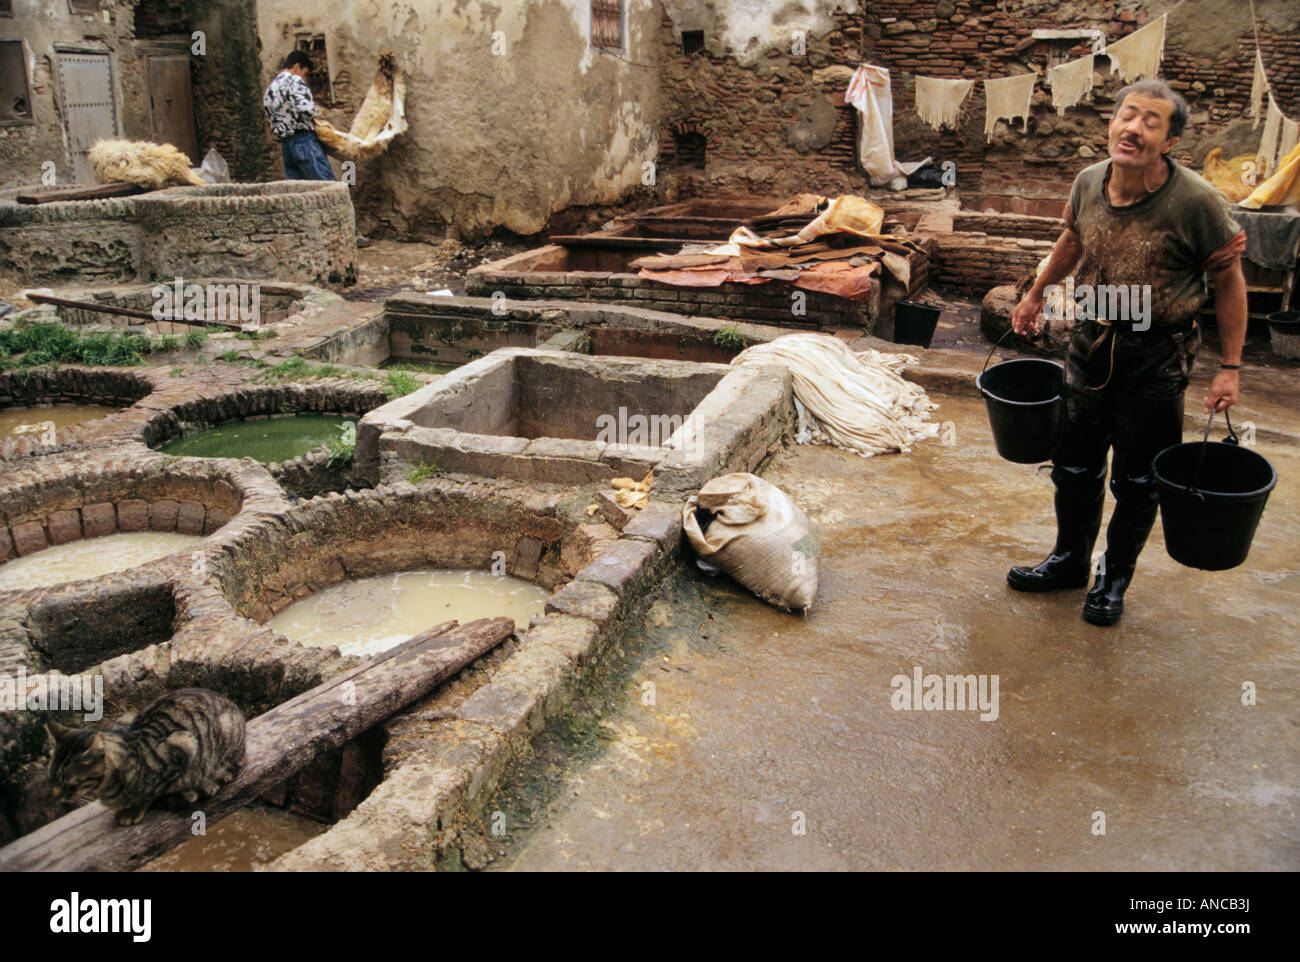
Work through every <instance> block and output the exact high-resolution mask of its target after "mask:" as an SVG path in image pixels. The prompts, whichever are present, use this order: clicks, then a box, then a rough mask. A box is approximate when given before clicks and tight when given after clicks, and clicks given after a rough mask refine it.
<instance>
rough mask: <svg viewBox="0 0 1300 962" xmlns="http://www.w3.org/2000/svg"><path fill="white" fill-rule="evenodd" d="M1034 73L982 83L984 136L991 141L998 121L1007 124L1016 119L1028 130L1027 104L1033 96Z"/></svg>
mask: <svg viewBox="0 0 1300 962" xmlns="http://www.w3.org/2000/svg"><path fill="white" fill-rule="evenodd" d="M1037 79H1038V74H1036V73H1022V74H1019V75H1017V76H1015V77H998V78H997V79H995V80H985V81H984V102H985V107H984V109H985V114H984V136H985V137H987V138H988V139H989V140H990V141H991V140H992V139H993V128H994V127H996V126H997V122H998V121H999V120H1006V121H1008V122H1011V121H1014V120H1015V119H1016V118H1020V120H1021V121H1022V122H1023V124H1024V129H1025V130H1026V131H1028V130H1029V102H1030V100H1032V99H1033V96H1034V81H1036V80H1037Z"/></svg>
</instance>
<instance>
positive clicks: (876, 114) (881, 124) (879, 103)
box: [844, 63, 908, 187]
mask: <svg viewBox="0 0 1300 962" xmlns="http://www.w3.org/2000/svg"><path fill="white" fill-rule="evenodd" d="M844 100H845V102H847V103H850V104H852V105H853V106H854V107H856V108H857V109H858V112H859V113H860V114H862V129H861V131H860V133H859V136H858V163H860V164H861V165H862V169H863V170H865V171H866V172H867V177H868V178H869V179H870V181H871V185H872V186H873V187H881V186H884V185H885V184H888V183H889V182H890V181H891V180H893V179H894V178H896V177H906V176H907V173H908V172H907V171H905V170H903V168H902V167H900V166H899V165H898V164H897V163H896V162H895V161H894V95H893V93H892V92H891V91H890V88H889V71H888V70H886V69H885V68H884V67H876V66H873V65H871V64H865V63H864V64H862V65H861V66H860V67H858V69H857V70H856V71H854V73H853V77H852V79H850V80H849V89H848V90H846V91H845V92H844Z"/></svg>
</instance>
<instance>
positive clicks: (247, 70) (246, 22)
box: [185, 0, 284, 182]
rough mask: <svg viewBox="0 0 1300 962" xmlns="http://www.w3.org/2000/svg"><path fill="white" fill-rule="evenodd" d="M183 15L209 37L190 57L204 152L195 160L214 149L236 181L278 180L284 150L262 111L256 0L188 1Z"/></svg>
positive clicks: (197, 130) (196, 123) (198, 132)
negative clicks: (199, 52) (199, 54)
mask: <svg viewBox="0 0 1300 962" xmlns="http://www.w3.org/2000/svg"><path fill="white" fill-rule="evenodd" d="M185 14H186V22H187V29H188V30H189V31H191V32H192V31H195V30H201V31H202V32H203V34H204V36H205V37H206V40H207V52H206V53H205V54H204V55H203V56H202V57H192V58H191V60H190V79H191V83H192V85H193V93H194V127H195V134H196V136H197V138H198V142H199V153H200V156H199V157H195V158H194V163H195V164H198V163H199V162H200V161H201V159H202V155H203V154H205V153H207V151H208V149H209V148H210V147H215V148H216V150H217V152H218V153H220V154H221V156H222V157H223V158H225V161H226V163H227V164H228V165H229V166H230V177H231V179H232V180H234V181H236V182H249V181H258V180H279V179H280V178H281V177H283V176H284V167H283V165H282V164H281V161H280V150H279V147H278V146H277V145H276V144H275V142H274V141H273V140H272V139H271V130H270V128H269V127H268V126H267V123H266V117H265V115H264V113H263V111H262V93H263V91H264V90H265V88H266V84H265V83H263V82H262V60H261V41H260V40H259V38H258V36H257V3H256V0H186V3H185ZM281 56H283V54H282V55H281ZM268 82H269V81H268Z"/></svg>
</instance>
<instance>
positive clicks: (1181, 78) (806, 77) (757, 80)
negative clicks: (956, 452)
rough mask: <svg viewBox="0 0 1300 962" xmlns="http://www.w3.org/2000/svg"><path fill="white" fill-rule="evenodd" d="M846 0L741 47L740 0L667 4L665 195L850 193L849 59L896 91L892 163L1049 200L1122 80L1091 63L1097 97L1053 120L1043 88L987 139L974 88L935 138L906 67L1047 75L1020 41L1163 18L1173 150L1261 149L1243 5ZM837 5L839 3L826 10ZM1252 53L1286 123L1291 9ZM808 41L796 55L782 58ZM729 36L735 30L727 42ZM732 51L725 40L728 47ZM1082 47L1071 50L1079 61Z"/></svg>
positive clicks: (1085, 158)
mask: <svg viewBox="0 0 1300 962" xmlns="http://www.w3.org/2000/svg"><path fill="white" fill-rule="evenodd" d="M856 6H857V5H855V4H852V3H844V4H839V5H832V4H830V3H817V2H814V0H803V2H798V3H792V4H788V5H786V7H784V8H782V9H783V10H785V11H788V12H787V14H786V15H785V16H784V18H783V19H781V20H780V22H775V20H774V22H772V23H768V24H765V25H762V26H763V27H764V29H763V30H757V31H753V32H752V33H751V36H750V37H749V40H750V42H749V43H748V44H747V46H745V47H744V48H743V49H741V50H739V51H738V50H737V49H728V42H727V41H728V36H729V35H728V33H727V32H726V30H724V29H723V26H722V25H725V24H730V23H734V22H735V21H737V20H738V19H741V20H743V19H744V18H746V17H748V16H749V14H748V13H747V11H748V10H749V7H748V6H747V5H743V4H739V3H735V2H731V3H726V2H723V0H715V2H711V3H710V2H706V3H693V4H692V3H684V2H675V3H674V2H670V3H666V4H665V7H666V12H667V15H666V16H665V19H664V20H663V26H662V30H661V32H660V46H661V51H662V58H663V82H664V93H663V96H664V109H663V112H662V116H661V126H660V132H659V139H660V157H661V165H662V173H663V174H664V177H665V181H664V183H665V186H666V187H667V189H668V190H669V191H670V192H673V191H681V192H694V191H709V192H741V191H744V192H757V193H771V194H789V193H793V192H795V191H797V190H816V191H818V192H822V193H828V194H833V193H838V192H840V191H843V190H847V189H854V190H862V189H864V188H865V186H866V181H865V176H864V175H863V174H862V172H861V171H860V170H858V169H857V168H856V166H855V162H854V157H853V146H854V141H855V138H856V117H855V116H854V114H855V113H856V112H855V111H853V110H852V108H849V107H846V106H843V105H842V103H841V100H842V95H843V92H844V90H845V89H846V87H847V81H848V78H849V76H850V73H851V70H852V68H853V67H855V66H856V65H857V64H858V63H859V62H863V61H865V62H869V63H875V64H879V65H881V66H885V67H888V68H889V69H890V70H891V73H892V82H893V93H894V104H895V109H894V139H895V153H896V155H897V156H898V157H899V158H900V159H903V160H919V159H920V158H922V157H924V156H926V155H933V156H934V157H935V158H936V159H938V160H952V161H954V162H955V163H956V165H957V178H958V180H957V183H958V187H959V188H962V189H968V190H972V191H975V190H978V191H982V192H985V193H994V194H999V193H1007V194H1031V195H1043V196H1061V195H1063V194H1064V193H1065V192H1066V190H1067V189H1068V186H1069V184H1070V182H1071V181H1072V180H1073V178H1074V176H1075V175H1076V174H1077V173H1078V171H1079V170H1080V169H1082V168H1083V167H1084V166H1086V165H1087V164H1088V163H1091V162H1093V161H1094V160H1095V159H1096V158H1099V157H1103V156H1104V155H1105V148H1106V130H1105V125H1106V121H1107V120H1108V118H1109V112H1110V109H1111V107H1112V105H1113V96H1114V94H1115V92H1116V91H1117V90H1118V89H1119V84H1118V82H1117V81H1116V80H1114V79H1113V78H1112V77H1111V75H1110V72H1109V64H1108V61H1107V60H1105V59H1101V58H1099V59H1098V61H1097V66H1098V68H1099V69H1098V70H1097V72H1096V75H1095V76H1096V79H1097V81H1098V82H1097V83H1096V85H1095V86H1094V88H1093V98H1094V99H1093V103H1092V104H1091V105H1089V104H1087V103H1086V102H1085V103H1084V104H1080V105H1079V106H1077V107H1075V108H1072V109H1070V110H1068V111H1067V112H1066V114H1065V116H1064V117H1058V116H1057V114H1056V112H1055V111H1054V110H1052V108H1051V106H1050V94H1049V93H1047V92H1046V91H1045V90H1043V89H1042V85H1040V88H1039V90H1038V91H1037V92H1036V93H1035V95H1034V105H1033V112H1032V116H1031V119H1030V121H1029V130H1028V133H1022V132H1021V125H1020V124H1017V125H1016V128H1015V130H1009V129H1007V126H1006V124H1004V123H999V124H998V127H997V130H996V132H995V134H994V138H993V142H992V143H986V142H985V136H984V131H983V128H984V94H983V86H982V85H977V86H976V88H975V90H974V92H973V93H972V94H971V96H970V97H969V98H968V99H967V101H966V103H965V105H964V109H963V116H962V119H961V120H960V122H959V129H958V130H956V131H953V130H951V129H945V130H943V131H942V132H936V131H934V130H933V129H932V128H930V127H929V126H928V125H927V124H925V123H924V122H923V121H921V119H920V118H919V117H918V116H917V115H916V112H915V109H914V84H913V83H912V81H911V75H912V74H917V73H919V74H921V75H923V76H935V77H966V78H970V79H978V78H984V77H1000V76H1007V75H1010V74H1017V73H1024V72H1026V71H1027V70H1029V69H1032V68H1035V67H1037V68H1039V69H1040V71H1041V70H1042V69H1044V68H1045V67H1046V64H1047V57H1048V51H1049V42H1048V41H1042V40H1039V41H1035V40H1034V39H1033V38H1032V37H1031V32H1032V31H1033V30H1034V29H1035V28H1046V29H1057V30H1059V29H1074V28H1077V29H1098V30H1101V31H1103V32H1104V33H1105V35H1106V37H1107V39H1108V40H1111V41H1114V40H1117V39H1119V38H1120V37H1122V36H1124V35H1126V34H1128V33H1131V32H1132V31H1133V30H1135V29H1137V28H1138V27H1139V26H1141V25H1143V24H1145V23H1147V22H1148V21H1149V20H1150V19H1151V18H1153V17H1156V16H1159V15H1160V14H1162V13H1165V12H1168V13H1169V21H1168V34H1167V41H1166V47H1165V57H1164V61H1163V66H1162V72H1163V75H1164V77H1165V78H1166V79H1167V80H1169V81H1170V83H1171V85H1172V86H1173V87H1175V88H1176V89H1178V90H1179V91H1181V92H1182V93H1183V95H1184V96H1185V97H1186V98H1187V99H1188V101H1189V105H1190V107H1191V118H1190V121H1189V125H1188V129H1187V133H1186V134H1185V135H1184V138H1183V143H1182V144H1180V146H1179V148H1178V149H1176V151H1175V156H1177V157H1178V158H1179V159H1180V160H1182V161H1184V162H1188V163H1191V164H1193V165H1194V166H1195V167H1196V168H1197V169H1198V170H1199V169H1200V166H1201V164H1202V162H1203V160H1204V156H1205V154H1206V153H1207V152H1208V151H1209V150H1210V149H1211V148H1212V147H1215V146H1223V147H1224V148H1225V153H1226V154H1227V156H1229V157H1231V156H1234V155H1236V154H1240V153H1246V152H1248V151H1250V150H1253V149H1254V148H1255V147H1256V146H1258V142H1259V133H1260V131H1259V130H1258V129H1253V128H1252V126H1251V124H1250V122H1249V121H1248V120H1242V119H1241V118H1242V116H1243V114H1244V113H1245V110H1246V104H1247V101H1248V99H1249V92H1250V85H1251V77H1252V64H1253V58H1254V42H1253V34H1252V32H1251V26H1250V16H1249V6H1248V5H1247V4H1245V3H1232V4H1224V3H1212V2H1208V0H1194V2H1185V3H1174V2H1172V0H1106V2H1100V3H1096V2H1093V3H1081V2H1075V3H1064V4H1060V3H1048V2H1040V0H996V2H994V0H938V2H935V0H880V2H877V3H871V4H869V5H864V6H865V7H866V9H865V10H857V9H856ZM836 7H838V9H836ZM1256 8H1257V9H1258V13H1259V18H1260V47H1261V49H1262V51H1263V55H1264V60H1265V64H1266V67H1267V69H1268V71H1269V76H1270V80H1271V81H1272V83H1273V86H1274V91H1275V94H1276V96H1277V99H1278V101H1279V104H1280V106H1281V107H1282V109H1283V111H1284V112H1286V113H1287V114H1288V115H1289V116H1292V117H1298V116H1300V44H1298V43H1297V42H1296V30H1297V29H1298V28H1300V11H1298V10H1297V8H1296V7H1295V5H1294V3H1288V2H1286V0H1259V2H1258V3H1257V4H1256ZM701 29H702V30H704V33H705V48H704V49H703V50H700V51H698V52H695V53H693V54H689V55H688V54H686V53H684V52H683V46H682V31H683V30H701ZM795 30H803V31H804V32H805V41H804V45H805V48H806V53H805V55H803V56H799V55H795V54H793V53H792V52H791V50H792V47H793V40H794V33H793V32H794V31H795ZM733 32H734V31H733ZM732 40H733V41H734V38H732ZM1087 49H1088V47H1087V44H1086V42H1085V41H1080V42H1079V44H1078V45H1076V46H1074V47H1072V48H1070V50H1069V53H1068V56H1071V57H1073V56H1078V55H1081V54H1083V53H1086V52H1087ZM693 134H699V135H702V136H703V137H704V139H705V159H704V164H703V166H700V165H699V164H698V163H696V164H691V163H689V162H688V159H687V158H684V157H681V156H679V153H680V151H679V147H680V148H688V147H689V144H690V142H691V141H692V137H691V135H693Z"/></svg>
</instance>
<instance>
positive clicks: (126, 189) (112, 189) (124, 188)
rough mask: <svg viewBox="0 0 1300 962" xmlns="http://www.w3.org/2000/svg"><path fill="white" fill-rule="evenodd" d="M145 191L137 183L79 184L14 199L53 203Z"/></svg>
mask: <svg viewBox="0 0 1300 962" xmlns="http://www.w3.org/2000/svg"><path fill="white" fill-rule="evenodd" d="M144 193H147V191H146V190H145V189H144V188H143V187H138V186H136V185H135V184H78V185H76V186H75V187H51V188H50V189H49V190H28V191H24V192H23V193H21V194H19V195H18V196H17V197H16V198H14V199H15V200H17V201H18V203H20V204H53V203H55V202H57V201H62V200H104V199H106V198H109V197H130V196H132V195H134V194H144Z"/></svg>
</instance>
